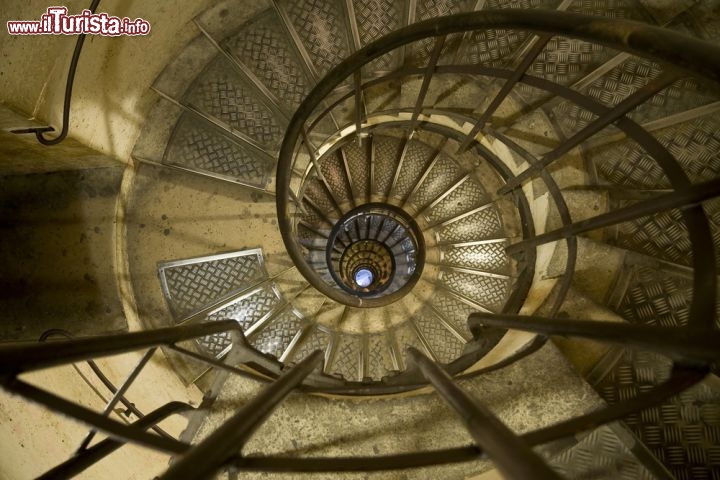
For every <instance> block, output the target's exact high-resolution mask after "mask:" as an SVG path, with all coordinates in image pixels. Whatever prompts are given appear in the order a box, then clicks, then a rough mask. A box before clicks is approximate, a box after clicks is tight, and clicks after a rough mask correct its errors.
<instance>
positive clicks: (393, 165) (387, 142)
mask: <svg viewBox="0 0 720 480" xmlns="http://www.w3.org/2000/svg"><path fill="white" fill-rule="evenodd" d="M373 149H374V159H373V162H374V163H373V169H374V171H373V183H374V184H373V186H372V187H373V192H374V193H377V194H379V195H381V196H383V197H387V195H388V193H389V191H390V186H391V185H392V181H393V178H394V177H395V170H396V169H397V165H398V161H399V159H400V153H401V151H402V141H401V140H399V139H397V138H394V137H385V136H380V135H374V136H373Z"/></svg>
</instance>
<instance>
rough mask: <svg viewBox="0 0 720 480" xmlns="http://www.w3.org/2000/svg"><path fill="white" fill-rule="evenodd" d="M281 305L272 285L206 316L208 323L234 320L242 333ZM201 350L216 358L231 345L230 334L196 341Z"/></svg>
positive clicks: (277, 293)
mask: <svg viewBox="0 0 720 480" xmlns="http://www.w3.org/2000/svg"><path fill="white" fill-rule="evenodd" d="M281 303H282V299H281V298H280V293H279V292H278V290H277V288H275V286H274V285H266V286H264V287H261V288H259V289H257V290H254V291H252V292H250V293H248V294H247V295H243V296H242V297H240V298H238V299H236V300H233V301H232V302H231V303H229V304H227V305H225V306H224V307H221V308H220V309H218V310H216V311H214V312H212V313H211V314H209V315H208V317H207V320H208V321H218V320H235V321H236V322H238V324H239V325H240V327H241V328H242V330H243V332H245V331H247V330H248V328H250V327H252V326H253V325H254V324H256V323H257V322H258V321H259V320H261V319H262V318H263V317H265V316H266V315H268V314H269V313H270V312H272V311H273V310H274V309H275V308H277V307H278V306H279V305H280V304H281ZM197 343H198V344H199V345H200V347H201V348H203V349H205V350H206V351H208V352H209V353H210V354H212V355H214V356H216V357H218V356H220V355H222V354H223V353H225V352H226V351H227V349H228V348H229V347H230V346H231V345H232V339H231V337H230V332H221V333H216V334H214V335H209V336H207V337H202V338H200V339H198V340H197Z"/></svg>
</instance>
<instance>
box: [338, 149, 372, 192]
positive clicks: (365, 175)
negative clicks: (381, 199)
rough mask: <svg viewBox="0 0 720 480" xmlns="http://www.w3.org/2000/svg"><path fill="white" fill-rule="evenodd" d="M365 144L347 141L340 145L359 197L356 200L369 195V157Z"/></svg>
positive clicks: (354, 188)
mask: <svg viewBox="0 0 720 480" xmlns="http://www.w3.org/2000/svg"><path fill="white" fill-rule="evenodd" d="M372 141H374V140H372ZM366 145H367V144H366V143H364V144H363V145H362V146H360V145H358V144H357V143H355V142H348V143H346V144H345V145H343V146H342V152H343V155H344V156H345V160H346V161H347V164H348V170H349V171H350V178H351V180H352V187H353V190H354V191H355V193H356V194H357V195H358V196H359V197H360V198H358V199H357V200H358V201H360V200H363V199H364V198H365V197H366V196H369V195H370V159H369V158H368V149H367V146H366Z"/></svg>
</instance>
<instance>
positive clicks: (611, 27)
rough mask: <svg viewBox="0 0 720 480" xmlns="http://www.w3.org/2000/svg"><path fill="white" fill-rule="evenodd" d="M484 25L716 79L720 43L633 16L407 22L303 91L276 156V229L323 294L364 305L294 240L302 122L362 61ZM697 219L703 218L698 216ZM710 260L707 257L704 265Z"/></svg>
mask: <svg viewBox="0 0 720 480" xmlns="http://www.w3.org/2000/svg"><path fill="white" fill-rule="evenodd" d="M488 28H494V29H498V28H515V29H524V30H528V31H532V32H536V33H549V34H555V35H566V36H570V37H576V38H581V39H584V40H589V41H593V42H596V43H601V44H603V45H607V46H610V47H612V48H616V49H620V50H626V51H628V50H629V51H632V52H635V53H638V54H640V55H642V56H646V57H650V58H654V59H657V60H661V61H664V62H669V63H671V64H673V65H674V66H677V67H680V68H683V69H686V70H688V71H691V72H693V73H695V74H697V75H700V76H702V77H705V78H706V79H708V80H711V81H719V80H720V48H719V47H718V46H716V45H712V44H709V43H707V42H703V41H701V40H697V39H694V38H691V37H687V36H684V35H681V34H678V33H676V32H672V31H668V30H664V29H661V28H658V27H652V26H649V25H645V24H641V23H637V22H631V21H618V20H615V19H612V20H611V19H604V18H597V17H587V16H583V15H577V14H571V13H566V12H548V11H532V12H529V11H522V10H502V11H492V10H489V11H481V12H470V13H462V14H457V15H453V16H449V17H441V18H437V19H432V20H428V21H425V22H420V23H416V24H413V25H410V26H408V27H405V28H403V29H400V30H397V31H395V32H392V33H390V34H389V35H387V36H385V37H383V38H381V39H379V40H377V41H375V42H373V43H371V44H369V45H367V46H366V47H364V48H362V49H361V50H358V51H357V52H356V53H354V54H353V55H351V56H350V57H348V58H347V59H346V60H345V61H343V62H342V63H340V64H339V65H338V66H337V67H335V68H334V69H333V70H332V71H331V72H330V73H328V74H327V76H326V77H325V78H324V79H323V80H321V81H320V82H319V83H318V84H317V86H316V87H315V88H314V89H313V91H311V92H310V94H309V95H308V96H307V97H306V99H305V100H304V101H303V103H302V104H301V105H300V107H299V108H298V109H297V111H296V113H295V115H294V116H293V118H292V120H291V122H290V124H289V126H288V129H287V131H286V135H285V139H284V141H283V144H282V146H281V149H280V155H279V159H278V169H277V189H278V195H277V212H278V221H279V227H280V232H281V234H282V237H283V240H284V242H285V245H286V247H287V250H288V253H289V254H290V256H291V258H292V259H293V261H294V262H295V264H296V265H297V267H298V270H299V271H300V272H301V274H303V276H305V278H306V279H308V280H309V281H310V282H311V284H313V286H314V287H316V288H317V289H318V290H320V291H321V292H322V293H323V294H325V295H326V296H328V297H330V298H332V299H334V300H336V301H338V302H341V303H345V304H350V305H352V304H353V302H355V304H356V305H357V306H361V305H363V303H362V302H363V300H361V299H357V298H355V299H353V297H352V296H351V295H347V294H344V293H342V292H339V291H338V290H337V289H333V288H332V287H330V286H327V285H323V284H322V282H320V281H318V280H319V278H316V277H317V274H316V273H315V272H314V271H313V270H312V268H311V267H310V266H309V265H307V263H306V262H305V260H304V258H303V254H302V251H301V249H300V248H299V246H298V245H297V244H296V243H295V242H294V240H293V233H292V219H291V215H290V210H289V207H290V180H291V174H292V173H291V169H290V166H291V165H292V161H293V154H294V151H295V148H296V146H297V144H298V141H299V139H300V138H301V137H302V136H303V135H305V134H306V131H305V122H306V121H307V120H308V119H309V118H310V116H311V114H312V113H313V112H314V111H315V109H316V108H317V107H318V106H319V105H320V104H321V103H322V102H323V101H324V100H325V98H326V97H327V96H328V95H329V94H330V93H331V92H332V91H333V90H334V89H335V87H336V86H338V85H339V84H340V83H341V82H343V81H344V80H345V79H346V78H348V77H349V76H350V75H352V74H353V73H354V72H355V71H358V70H359V69H360V68H361V67H362V66H363V65H365V64H367V63H369V62H371V61H372V60H374V59H376V58H378V57H380V56H382V55H383V54H385V53H387V52H389V51H391V50H394V49H396V48H398V47H401V46H403V45H406V44H410V43H412V42H415V41H417V40H421V39H424V38H428V37H437V36H443V35H447V34H451V33H457V32H463V31H468V30H480V29H488ZM440 68H447V67H446V66H440V67H438V69H440ZM623 118H624V117H623ZM308 148H312V147H308ZM686 217H687V220H688V221H690V223H694V224H695V227H697V228H690V230H691V234H692V232H697V234H698V235H699V236H700V237H705V241H699V238H698V239H696V240H698V241H699V243H700V244H703V245H707V243H708V242H707V239H708V238H709V232H708V231H707V228H703V226H702V225H698V220H697V219H696V216H695V215H693V214H692V213H690V214H687V215H686ZM699 222H700V223H702V221H701V220H700V221H699ZM703 230H705V232H703ZM698 235H695V236H698ZM696 257H697V256H696ZM708 263H709V262H705V265H707V264H708ZM696 266H697V267H699V268H697V269H696V281H697V280H700V278H699V277H702V279H704V280H709V279H710V277H714V275H711V274H710V272H708V270H707V268H705V267H704V266H703V265H701V264H698V265H696ZM713 281H714V280H713ZM696 283H700V282H696ZM711 285H712V284H711ZM694 300H695V299H694ZM694 303H695V302H694ZM700 310H702V311H703V312H705V313H707V311H708V308H707V307H705V308H702V309H698V313H699V311H700ZM698 316H700V315H698Z"/></svg>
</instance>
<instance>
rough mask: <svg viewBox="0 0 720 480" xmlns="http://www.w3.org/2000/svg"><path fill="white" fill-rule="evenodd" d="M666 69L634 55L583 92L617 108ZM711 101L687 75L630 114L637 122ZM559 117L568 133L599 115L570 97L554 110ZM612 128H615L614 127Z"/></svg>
mask: <svg viewBox="0 0 720 480" xmlns="http://www.w3.org/2000/svg"><path fill="white" fill-rule="evenodd" d="M662 71H663V68H662V66H661V65H659V64H657V63H655V62H653V61H651V60H647V59H645V58H639V57H630V58H628V59H627V60H625V61H624V62H622V63H621V64H620V65H618V66H616V67H614V68H613V69H611V70H610V71H609V72H607V73H605V74H604V75H603V76H601V77H600V78H598V79H596V80H595V81H594V82H592V83H591V84H590V85H588V86H587V87H584V88H581V89H580V90H579V91H580V92H581V93H583V94H585V95H587V96H588V97H590V98H591V99H593V100H595V101H597V102H598V103H601V104H603V105H605V106H607V107H614V106H616V105H617V104H619V103H620V102H621V101H623V100H624V99H625V98H627V97H628V96H630V95H632V94H633V93H634V92H635V91H637V90H638V89H639V88H642V87H644V86H645V85H646V84H647V83H648V82H650V81H651V80H653V79H655V78H657V77H658V76H659V75H660V74H661V73H662ZM710 101H711V99H710V97H708V96H706V95H705V94H704V93H703V92H701V90H700V87H699V85H698V83H697V82H696V81H695V80H693V79H688V78H683V79H680V80H678V81H676V82H675V83H673V84H672V85H670V86H669V87H667V88H665V89H663V90H662V91H660V92H658V93H657V94H655V95H653V96H652V97H651V98H650V99H649V100H648V101H646V102H644V103H643V104H641V105H640V106H638V107H637V108H635V109H633V110H632V111H631V112H629V113H628V115H627V116H628V117H629V118H631V119H632V120H634V121H636V122H640V123H642V122H647V121H650V120H653V119H657V118H660V117H664V116H667V115H671V114H673V113H678V112H681V111H685V110H688V109H690V108H694V107H697V106H700V105H703V104H705V103H709V102H710ZM553 112H554V114H555V118H556V119H557V121H558V122H559V125H560V127H561V130H562V131H563V133H564V134H565V135H566V136H570V135H572V134H573V133H575V132H577V131H578V130H580V129H582V128H585V127H586V126H587V125H588V123H589V122H590V121H592V120H593V119H594V118H595V116H594V115H592V114H590V112H588V111H586V110H584V109H582V108H580V107H578V106H576V105H575V104H574V103H572V102H570V101H569V100H566V101H564V102H562V103H561V104H560V105H558V106H556V107H555V108H554V109H553ZM608 130H614V127H610V128H609V129H608Z"/></svg>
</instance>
